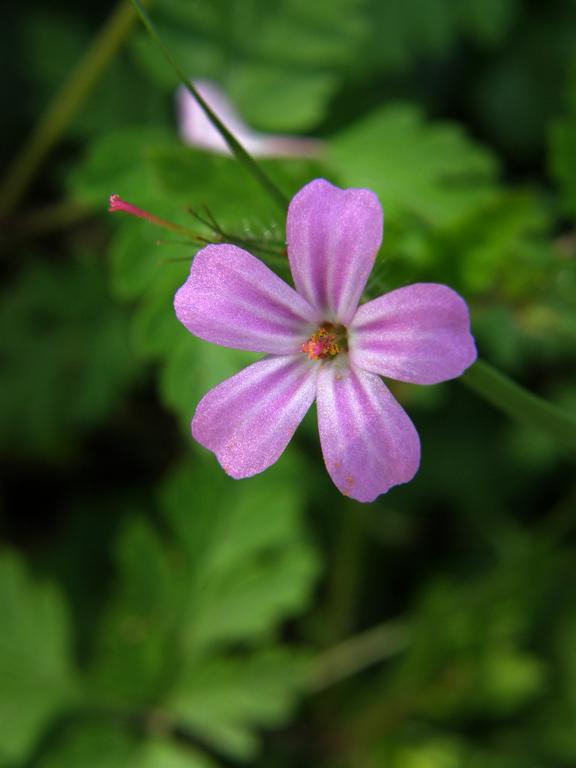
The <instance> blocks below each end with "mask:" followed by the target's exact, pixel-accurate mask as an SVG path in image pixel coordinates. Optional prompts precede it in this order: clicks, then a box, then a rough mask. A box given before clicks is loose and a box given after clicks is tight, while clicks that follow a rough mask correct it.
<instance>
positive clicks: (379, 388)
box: [317, 365, 420, 501]
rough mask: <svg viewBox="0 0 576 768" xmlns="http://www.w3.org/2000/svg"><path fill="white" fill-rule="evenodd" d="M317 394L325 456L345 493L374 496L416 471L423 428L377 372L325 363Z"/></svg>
mask: <svg viewBox="0 0 576 768" xmlns="http://www.w3.org/2000/svg"><path fill="white" fill-rule="evenodd" d="M317 398H318V427H319V430H320V442H321V444H322V453H323V454H324V462H325V463H326V468H327V470H328V473H329V474H330V477H331V478H332V480H333V481H334V483H335V484H336V485H337V486H338V488H339V489H340V490H341V491H342V493H343V494H344V495H346V496H351V497H352V498H353V499H357V500H358V501H374V499H375V498H376V497H377V496H379V495H380V494H381V493H386V491H388V490H389V489H390V488H391V487H392V486H394V485H398V484H399V483H407V482H408V481H409V480H411V479H412V478H413V477H414V475H415V473H416V471H417V469H418V465H419V463H420V440H419V438H418V433H417V432H416V429H415V428H414V425H413V424H412V422H411V421H410V419H409V417H408V415H407V414H406V413H405V411H404V410H403V409H402V408H401V407H400V405H399V404H398V403H397V402H396V400H395V399H394V398H393V397H392V395H391V394H390V392H389V390H388V389H387V388H386V386H385V385H384V383H383V382H382V380H381V379H380V378H379V377H378V376H375V375H374V374H371V373H364V372H363V371H355V370H354V369H353V368H347V369H339V368H338V367H337V366H336V365H324V366H322V367H321V370H320V373H319V375H318V388H317Z"/></svg>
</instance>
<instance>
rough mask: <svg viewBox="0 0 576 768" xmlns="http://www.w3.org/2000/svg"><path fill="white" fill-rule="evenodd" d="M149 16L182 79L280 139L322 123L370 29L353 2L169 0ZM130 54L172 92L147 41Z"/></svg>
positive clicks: (359, 6)
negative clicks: (213, 85)
mask: <svg viewBox="0 0 576 768" xmlns="http://www.w3.org/2000/svg"><path fill="white" fill-rule="evenodd" d="M153 15H154V20H155V21H157V23H158V27H159V30H160V34H161V36H162V38H163V40H164V41H165V42H166V45H167V47H168V49H169V50H170V52H171V53H172V54H173V56H174V58H175V59H176V61H178V62H179V63H180V64H181V66H182V68H183V70H184V72H186V73H190V76H191V77H204V78H206V77H207V78H211V79H213V80H216V81H217V82H219V83H220V84H221V85H222V86H223V87H224V88H225V90H227V91H228V92H229V93H230V96H231V97H232V98H233V99H235V100H236V102H237V105H238V108H239V110H240V112H242V113H244V114H245V116H246V118H247V120H248V122H253V123H254V125H259V126H260V127H263V128H267V129H268V130H279V131H294V130H305V129H308V128H310V127H311V126H313V125H314V124H316V123H317V122H318V121H319V120H320V119H321V118H322V117H323V116H324V114H325V112H326V109H327V104H328V100H329V98H330V97H331V96H332V94H333V93H334V91H335V88H336V85H337V81H338V76H340V77H342V76H343V75H345V74H347V69H348V67H350V66H351V65H353V64H354V63H355V61H356V54H357V52H358V50H359V49H360V48H361V45H362V42H363V40H364V38H365V35H366V31H367V27H368V22H367V19H366V16H365V14H364V13H363V8H362V3H360V2H358V0H319V1H318V2H316V3H314V4H310V3H307V2H303V0H281V2H279V3H275V4H274V7H271V6H270V4H269V3H267V2H266V0H255V2H250V3H243V4H242V5H238V4H237V3H236V2H234V0H224V2H219V3H218V4H214V3H212V2H210V1H209V0H201V2H198V3H194V4H191V3H189V2H186V0H167V1H165V2H163V3H162V4H161V5H159V6H158V7H157V8H154V9H153ZM133 50H134V53H135V55H136V58H137V60H138V62H139V63H140V64H141V66H142V67H143V68H144V70H145V71H146V72H147V73H148V74H149V75H150V76H151V77H152V78H153V79H154V80H155V81H156V82H157V83H158V84H159V85H161V86H162V87H165V88H167V89H175V87H176V84H177V83H176V82H175V80H174V77H173V75H172V73H171V72H170V70H169V68H168V67H167V66H166V64H165V63H164V62H163V61H162V59H161V56H160V54H159V52H158V51H157V50H156V49H155V48H154V46H153V45H151V43H150V41H149V40H148V39H147V38H146V37H144V36H143V35H141V36H140V37H139V38H137V39H136V41H135V43H134V46H133ZM272 85H273V87H271V86H272Z"/></svg>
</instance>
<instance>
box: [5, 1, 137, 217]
mask: <svg viewBox="0 0 576 768" xmlns="http://www.w3.org/2000/svg"><path fill="white" fill-rule="evenodd" d="M135 19H136V15H135V13H134V10H133V8H132V6H131V5H130V4H129V3H128V2H127V1H126V0H122V2H120V3H119V4H118V5H117V6H116V8H115V9H114V11H113V12H112V14H111V16H110V17H109V18H108V20H107V22H106V23H105V25H104V27H103V28H102V30H101V31H100V33H99V34H98V36H97V37H96V39H95V40H94V41H93V43H92V45H91V46H90V47H89V48H88V50H87V51H86V53H85V55H84V56H83V58H82V59H81V60H80V61H79V62H78V64H77V66H76V68H75V69H74V70H73V71H72V72H71V74H70V76H69V77H68V79H67V80H66V82H65V83H64V85H63V86H62V88H61V89H60V91H59V92H58V93H57V94H56V96H55V97H54V99H53V101H52V103H51V104H50V105H49V106H48V109H47V110H46V112H44V114H43V115H42V117H41V118H40V121H39V122H38V124H37V125H36V127H35V129H34V130H33V132H32V134H31V135H30V136H29V138H28V141H27V142H26V143H25V145H24V147H23V148H22V150H21V152H20V153H19V154H18V155H17V156H16V158H15V160H14V162H13V163H12V165H11V166H10V168H9V169H8V172H7V173H6V175H5V177H4V178H3V180H2V182H1V183H0V218H4V217H6V216H9V215H10V214H11V213H12V211H13V210H14V209H15V208H16V207H17V206H18V204H19V202H20V200H21V199H22V197H23V196H24V195H25V193H26V190H27V189H28V185H29V184H30V182H31V180H32V179H33V177H34V175H35V173H36V172H37V170H38V168H39V166H40V164H41V163H42V161H43V160H44V158H45V157H46V155H47V154H48V153H49V152H50V150H51V149H52V147H53V146H54V145H55V144H56V142H57V141H58V139H59V138H60V136H61V135H62V134H63V132H64V131H65V130H66V128H67V127H68V125H69V124H70V122H71V120H72V119H73V117H74V115H75V114H76V112H77V111H78V108H79V107H80V105H81V104H82V102H83V101H84V99H85V98H86V96H87V95H88V93H89V92H90V90H91V88H92V87H93V85H94V84H95V83H96V81H97V80H98V78H99V77H100V76H101V75H102V73H103V72H104V70H105V68H106V66H107V64H108V63H109V62H110V60H111V59H112V57H113V56H114V55H115V53H116V52H117V51H118V49H119V47H120V45H121V44H122V43H123V41H124V40H125V38H126V35H127V34H128V32H129V30H130V27H131V26H132V24H133V22H134V20H135Z"/></svg>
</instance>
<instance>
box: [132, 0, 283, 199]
mask: <svg viewBox="0 0 576 768" xmlns="http://www.w3.org/2000/svg"><path fill="white" fill-rule="evenodd" d="M130 2H131V3H132V5H133V6H134V8H135V9H136V11H137V13H138V15H139V16H140V19H141V20H142V23H143V24H144V26H145V27H146V29H147V30H148V32H149V33H150V36H151V37H152V39H153V40H154V42H155V43H156V45H157V46H158V48H159V49H160V50H161V51H162V54H163V55H164V58H165V59H166V61H167V62H168V63H169V64H170V66H171V67H172V69H173V70H174V72H176V74H177V75H178V78H179V80H180V81H181V83H182V85H183V86H184V87H185V88H186V89H187V90H188V92H189V93H190V94H191V95H192V97H193V98H194V99H195V100H196V102H197V103H198V105H199V106H200V107H201V109H203V110H204V113H205V114H206V117H207V118H208V119H209V120H210V122H211V123H212V125H213V126H214V128H216V130H217V131H218V132H219V133H220V135H221V136H222V138H223V139H224V141H225V142H226V144H227V145H228V146H229V148H230V151H231V152H232V154H233V155H234V156H235V157H236V159H237V160H238V162H239V163H241V164H242V165H243V166H244V167H245V168H246V169H247V170H248V171H249V173H251V174H252V176H254V178H255V179H256V181H258V183H259V184H260V185H261V186H262V187H263V189H264V190H265V191H266V192H267V193H268V194H269V195H270V197H271V198H272V199H273V200H274V201H275V202H276V203H277V204H278V205H279V206H280V208H281V209H282V210H283V211H285V210H286V208H287V206H288V198H287V197H286V196H285V195H284V193H283V192H282V191H281V190H280V189H279V188H278V187H277V186H276V184H274V182H273V181H272V180H271V179H270V178H269V177H268V175H267V174H266V173H264V171H263V170H262V168H261V167H260V166H259V165H258V163H257V162H256V161H255V160H254V158H253V157H252V155H250V154H249V153H248V152H247V151H246V150H245V149H244V147H243V146H242V144H240V142H239V141H238V139H237V138H236V137H235V136H234V134H233V133H231V132H230V131H229V130H228V128H227V127H226V126H225V125H224V123H223V122H222V121H221V120H220V118H219V117H218V115H216V114H215V113H214V112H213V111H212V109H211V108H210V106H209V105H208V103H207V102H206V101H205V100H204V99H203V98H202V96H201V95H200V94H199V93H198V91H197V90H196V88H195V87H194V85H193V84H192V83H191V82H190V80H189V78H188V77H187V76H186V75H185V74H184V72H183V70H182V69H181V67H180V66H179V64H177V63H176V60H175V59H174V58H173V57H172V54H171V53H170V52H169V50H168V48H167V47H166V46H165V45H164V42H163V41H162V38H161V37H160V34H159V33H158V30H157V29H156V27H155V25H154V23H153V22H152V19H151V18H150V16H149V15H148V14H147V13H146V11H145V10H144V8H143V7H142V4H141V2H140V0H130Z"/></svg>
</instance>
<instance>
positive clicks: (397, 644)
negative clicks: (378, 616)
mask: <svg viewBox="0 0 576 768" xmlns="http://www.w3.org/2000/svg"><path fill="white" fill-rule="evenodd" d="M409 643H410V632H409V629H408V627H407V626H406V625H404V624H402V623H400V622H386V623H385V624H380V625H379V626H377V627H373V628H372V629H369V630H367V631H366V632H362V633H361V634H359V635H356V636H355V637H351V638H350V639H349V640H345V641H344V642H342V643H340V644H339V645H336V646H335V647H334V648H330V649H329V650H327V651H325V652H324V653H322V654H321V655H320V656H318V658H317V659H316V660H315V661H314V662H313V663H312V667H311V669H310V672H309V674H308V678H307V681H306V690H307V691H308V692H309V693H318V692H319V691H323V690H324V689H325V688H328V687H330V686H331V685H335V684H336V683H339V682H341V681H342V680H344V679H346V678H348V677H350V676H351V675H355V674H357V673H358V672H361V671H362V670H364V669H367V668H368V667H371V666H372V665H374V664H378V663H379V662H380V661H383V660H384V659H387V658H390V657H391V656H394V655H396V654H397V653H400V652H401V651H403V650H404V649H405V648H406V647H407V646H408V644H409Z"/></svg>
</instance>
